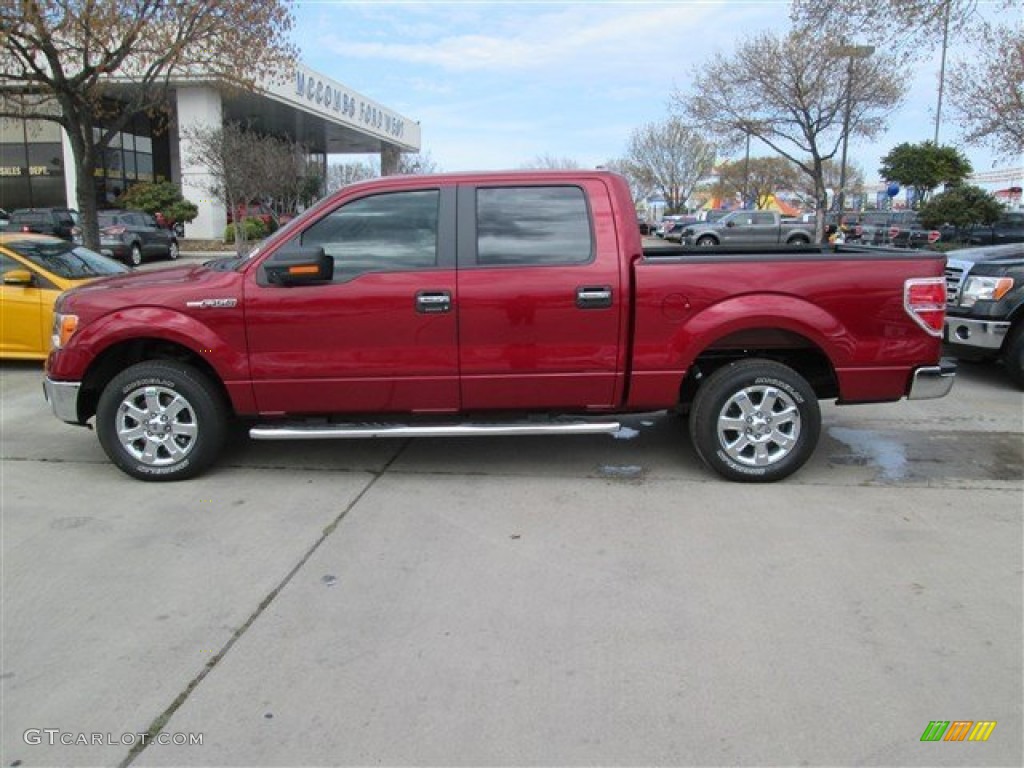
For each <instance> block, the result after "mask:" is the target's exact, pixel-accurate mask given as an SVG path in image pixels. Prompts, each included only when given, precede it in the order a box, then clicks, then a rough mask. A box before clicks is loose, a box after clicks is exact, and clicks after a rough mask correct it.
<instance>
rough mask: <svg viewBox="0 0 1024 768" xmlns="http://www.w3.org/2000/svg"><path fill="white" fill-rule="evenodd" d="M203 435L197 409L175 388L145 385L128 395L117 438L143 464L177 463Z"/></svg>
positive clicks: (120, 413)
mask: <svg viewBox="0 0 1024 768" xmlns="http://www.w3.org/2000/svg"><path fill="white" fill-rule="evenodd" d="M198 436H199V424H198V422H197V420H196V414H195V409H194V408H193V407H192V405H191V404H190V403H189V402H188V400H186V399H185V398H183V397H182V396H181V394H180V393H178V392H175V391H174V390H173V389H169V388H167V387H160V386H145V387H139V388H138V389H136V390H133V391H132V392H131V393H129V394H128V395H126V396H125V398H124V399H123V400H122V401H121V404H120V406H118V409H117V439H118V441H119V442H120V443H121V446H122V447H123V448H124V450H125V451H126V452H127V453H128V454H129V455H131V456H133V457H134V458H135V460H136V461H140V462H142V463H143V464H148V465H150V466H155V467H160V466H167V465H170V464H176V463H178V462H180V461H181V460H182V459H184V458H185V457H186V456H188V454H189V453H190V452H191V451H192V449H193V448H194V447H195V444H196V438H197V437H198Z"/></svg>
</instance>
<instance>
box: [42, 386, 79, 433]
mask: <svg viewBox="0 0 1024 768" xmlns="http://www.w3.org/2000/svg"><path fill="white" fill-rule="evenodd" d="M81 388H82V384H81V382H78V381H54V380H53V379H51V378H50V377H49V376H47V377H46V378H45V379H43V395H44V396H45V397H46V401H47V402H48V403H49V404H50V408H52V409H53V415H54V416H56V417H57V418H58V419H60V420H61V421H66V422H67V423H68V424H81V422H80V421H79V420H78V390H80V389H81Z"/></svg>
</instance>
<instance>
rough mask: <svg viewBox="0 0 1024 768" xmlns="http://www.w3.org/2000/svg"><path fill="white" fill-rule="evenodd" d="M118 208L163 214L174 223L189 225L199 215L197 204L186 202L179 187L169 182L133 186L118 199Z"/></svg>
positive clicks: (143, 183)
mask: <svg viewBox="0 0 1024 768" xmlns="http://www.w3.org/2000/svg"><path fill="white" fill-rule="evenodd" d="M117 206H118V207H119V208H127V209H131V210H136V211H145V212H146V213H152V214H156V213H161V214H163V216H164V218H166V219H167V221H169V222H172V223H173V222H183V223H187V222H190V221H192V220H193V219H194V218H195V217H196V216H197V215H199V209H198V208H197V207H196V205H195V203H192V202H190V201H188V200H186V199H185V198H184V197H183V196H182V194H181V189H180V188H179V187H178V185H177V184H172V183H171V182H169V181H143V182H140V183H139V184H133V185H132V186H130V187H129V188H128V189H127V191H125V193H124V194H122V195H121V196H120V197H119V198H118V199H117Z"/></svg>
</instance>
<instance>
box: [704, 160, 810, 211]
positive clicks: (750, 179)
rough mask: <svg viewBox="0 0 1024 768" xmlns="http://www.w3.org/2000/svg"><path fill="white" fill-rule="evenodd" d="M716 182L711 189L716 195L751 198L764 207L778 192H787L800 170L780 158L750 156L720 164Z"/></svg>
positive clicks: (795, 180)
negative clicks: (748, 158) (746, 158)
mask: <svg viewBox="0 0 1024 768" xmlns="http://www.w3.org/2000/svg"><path fill="white" fill-rule="evenodd" d="M717 173H718V183H717V184H715V185H714V186H713V187H712V190H711V191H712V192H713V193H714V194H715V195H717V196H718V197H739V198H740V199H746V200H752V201H753V203H754V207H755V208H757V209H763V208H765V207H767V205H768V204H769V202H770V201H771V199H772V197H773V196H774V195H775V194H777V193H778V192H780V191H791V190H792V189H793V188H794V187H795V186H796V185H797V183H798V179H799V176H800V173H799V171H798V170H797V169H795V168H794V167H793V164H792V163H790V162H788V161H786V160H784V159H783V158H781V157H752V158H750V160H749V161H747V160H736V161H733V162H725V163H720V164H719V166H718V168H717Z"/></svg>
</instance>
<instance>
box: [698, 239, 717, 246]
mask: <svg viewBox="0 0 1024 768" xmlns="http://www.w3.org/2000/svg"><path fill="white" fill-rule="evenodd" d="M697 245H699V246H700V247H701V248H710V247H711V246H713V245H718V243H717V242H715V238H713V237H701V238H698V239H697Z"/></svg>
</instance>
